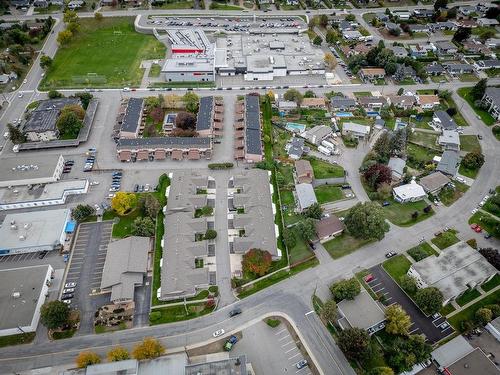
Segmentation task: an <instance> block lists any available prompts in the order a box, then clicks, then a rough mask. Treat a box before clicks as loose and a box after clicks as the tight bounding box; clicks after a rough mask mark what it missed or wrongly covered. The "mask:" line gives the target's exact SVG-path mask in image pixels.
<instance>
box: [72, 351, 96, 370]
mask: <svg viewBox="0 0 500 375" xmlns="http://www.w3.org/2000/svg"><path fill="white" fill-rule="evenodd" d="M98 363H101V357H99V355H98V354H97V353H94V352H91V351H85V352H81V353H80V354H78V357H76V366H77V367H78V368H86V367H87V366H90V365H96V364H98Z"/></svg>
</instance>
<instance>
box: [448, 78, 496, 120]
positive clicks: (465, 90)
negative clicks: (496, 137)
mask: <svg viewBox="0 0 500 375" xmlns="http://www.w3.org/2000/svg"><path fill="white" fill-rule="evenodd" d="M471 90H472V87H462V88H460V89H458V90H457V93H458V95H460V96H461V97H462V98H464V99H465V100H466V101H467V103H469V105H470V106H471V107H472V109H473V110H474V112H476V114H477V115H478V116H479V117H481V120H483V122H484V123H485V124H486V125H488V126H490V125H493V124H494V123H495V119H494V118H493V117H492V116H491V115H490V114H489V113H488V112H486V111H485V110H484V109H480V108H477V107H476V106H475V105H474V99H473V98H472V97H471V96H470V92H471Z"/></svg>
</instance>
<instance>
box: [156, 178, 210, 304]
mask: <svg viewBox="0 0 500 375" xmlns="http://www.w3.org/2000/svg"><path fill="white" fill-rule="evenodd" d="M169 177H170V181H171V182H170V187H169V188H167V194H166V195H167V198H168V200H167V206H166V207H165V208H164V209H163V211H164V214H165V219H164V227H165V234H164V236H163V239H162V247H163V258H162V260H161V287H160V288H159V289H158V291H157V296H158V299H160V300H162V301H167V300H173V299H179V298H184V297H186V298H188V297H193V296H195V295H196V293H197V292H198V290H200V289H204V288H207V287H208V285H209V284H211V283H215V270H213V271H210V270H209V267H208V266H207V262H206V259H207V257H208V256H209V246H210V245H209V242H208V241H206V240H204V239H203V236H204V234H205V233H206V231H207V229H209V228H210V227H209V221H210V222H211V223H212V225H213V218H207V217H196V215H195V213H196V210H197V209H201V208H202V207H205V206H207V205H211V206H212V207H213V205H214V200H215V182H214V181H213V179H212V178H210V177H208V176H206V175H202V174H199V173H197V172H194V171H190V170H182V171H178V172H175V173H173V174H170V175H169ZM209 219H210V220H209ZM212 246H213V245H212ZM211 251H213V255H215V249H212V250H211ZM200 265H201V266H200ZM210 274H212V275H210Z"/></svg>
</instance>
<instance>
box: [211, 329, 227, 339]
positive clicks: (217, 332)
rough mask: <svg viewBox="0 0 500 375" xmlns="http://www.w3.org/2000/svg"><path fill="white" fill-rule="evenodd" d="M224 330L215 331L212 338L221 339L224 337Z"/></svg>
mask: <svg viewBox="0 0 500 375" xmlns="http://www.w3.org/2000/svg"><path fill="white" fill-rule="evenodd" d="M224 332H225V331H224V330H223V329H222V328H221V329H218V330H217V331H215V332H214V333H212V336H213V337H219V336H222V335H223V334H224Z"/></svg>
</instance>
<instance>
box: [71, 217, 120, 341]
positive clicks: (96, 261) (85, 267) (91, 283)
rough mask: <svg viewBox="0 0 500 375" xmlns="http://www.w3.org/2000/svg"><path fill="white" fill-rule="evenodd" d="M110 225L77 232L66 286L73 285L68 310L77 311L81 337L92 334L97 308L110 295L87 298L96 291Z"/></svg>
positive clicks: (90, 226) (91, 225) (85, 226)
mask: <svg viewBox="0 0 500 375" xmlns="http://www.w3.org/2000/svg"><path fill="white" fill-rule="evenodd" d="M111 230H112V222H109V221H106V222H98V223H83V224H80V227H79V229H78V232H77V237H76V239H75V244H74V246H73V253H72V255H71V258H70V265H69V268H68V273H67V275H66V281H65V284H68V283H76V286H75V288H74V289H75V290H74V296H73V298H72V299H71V305H70V306H71V308H75V309H78V310H80V313H81V316H80V318H81V322H80V334H85V333H91V332H93V317H94V313H95V311H96V310H97V308H98V307H99V306H101V305H103V304H105V303H107V302H109V295H107V294H105V295H99V296H90V294H91V293H95V292H98V291H99V288H100V285H101V277H102V270H103V268H104V261H105V259H106V251H107V246H108V243H109V240H110V238H111Z"/></svg>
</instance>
